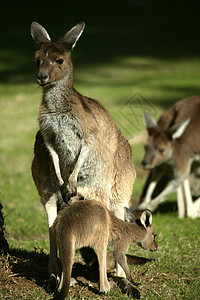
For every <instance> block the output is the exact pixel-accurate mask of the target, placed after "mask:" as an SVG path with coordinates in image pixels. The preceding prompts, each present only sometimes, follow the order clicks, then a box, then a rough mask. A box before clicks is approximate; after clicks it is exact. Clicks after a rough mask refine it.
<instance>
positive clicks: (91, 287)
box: [0, 249, 148, 300]
mask: <svg viewBox="0 0 200 300" xmlns="http://www.w3.org/2000/svg"><path fill="white" fill-rule="evenodd" d="M109 255H111V254H109ZM127 259H128V262H129V263H131V264H138V263H139V264H141V263H142V264H143V263H146V262H147V261H148V259H144V258H139V257H132V256H130V255H129V256H128V255H127ZM111 268H113V266H111ZM112 274H113V273H112V270H110V273H109V274H108V277H109V281H110V284H111V286H112V290H113V291H116V292H117V293H119V298H121V297H122V298H123V294H121V289H120V288H119V287H118V285H117V283H116V282H115V281H114V280H113V278H114V277H113V276H112ZM72 276H73V277H75V278H76V280H77V282H78V284H76V285H74V286H73V287H71V288H70V293H69V299H88V298H90V299H91V298H93V299H112V296H108V295H100V294H99V289H98V272H94V271H93V272H91V270H89V269H88V267H87V266H86V265H85V264H84V263H83V261H82V258H81V257H80V256H76V260H75V263H74V266H73V272H72ZM48 278H49V273H48V255H47V254H45V253H44V252H43V251H41V250H37V249H36V250H35V252H27V251H22V250H16V249H12V250H10V251H9V253H8V254H2V255H1V256H0V299H6V300H18V299H27V300H30V299H34V300H36V299H42V300H44V299H52V297H53V294H49V293H48V292H47V280H48Z"/></svg>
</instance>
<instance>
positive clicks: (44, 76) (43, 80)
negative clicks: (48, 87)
mask: <svg viewBox="0 0 200 300" xmlns="http://www.w3.org/2000/svg"><path fill="white" fill-rule="evenodd" d="M48 79H49V76H48V75H47V74H46V73H41V74H39V75H38V76H37V81H38V83H39V84H40V85H45V84H47V82H48Z"/></svg>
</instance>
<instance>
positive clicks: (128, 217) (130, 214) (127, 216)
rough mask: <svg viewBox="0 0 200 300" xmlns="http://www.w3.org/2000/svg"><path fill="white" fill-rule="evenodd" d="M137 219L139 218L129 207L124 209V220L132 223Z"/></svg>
mask: <svg viewBox="0 0 200 300" xmlns="http://www.w3.org/2000/svg"><path fill="white" fill-rule="evenodd" d="M136 219H137V216H136V215H135V214H134V213H133V212H132V211H131V210H130V209H129V208H127V207H124V220H125V221H126V222H132V221H134V220H136Z"/></svg>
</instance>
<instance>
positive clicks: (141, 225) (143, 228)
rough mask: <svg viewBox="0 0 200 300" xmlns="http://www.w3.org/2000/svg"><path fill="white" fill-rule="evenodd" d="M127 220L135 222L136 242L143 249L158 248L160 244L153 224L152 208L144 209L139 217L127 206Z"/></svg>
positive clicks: (153, 249) (151, 249)
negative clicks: (156, 238)
mask: <svg viewBox="0 0 200 300" xmlns="http://www.w3.org/2000/svg"><path fill="white" fill-rule="evenodd" d="M125 220H126V221H128V222H130V223H133V224H134V227H133V230H134V235H135V237H134V239H135V240H134V242H136V243H137V244H138V245H139V246H140V247H142V248H143V249H146V250H149V251H156V250H157V248H158V246H157V244H156V241H155V237H156V233H155V230H154V228H153V225H152V213H151V211H150V210H145V211H143V212H142V213H141V216H140V217H139V218H138V217H137V216H136V215H135V214H133V213H132V212H131V211H130V210H129V209H127V208H126V211H125Z"/></svg>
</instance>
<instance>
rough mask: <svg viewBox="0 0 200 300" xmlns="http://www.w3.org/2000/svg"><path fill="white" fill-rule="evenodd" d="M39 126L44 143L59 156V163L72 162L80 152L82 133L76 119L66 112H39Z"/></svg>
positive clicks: (69, 163)
mask: <svg viewBox="0 0 200 300" xmlns="http://www.w3.org/2000/svg"><path fill="white" fill-rule="evenodd" d="M39 126H40V130H41V132H42V135H43V137H44V140H45V142H46V143H48V144H49V145H50V146H51V147H53V149H54V150H55V151H56V153H57V154H58V156H59V159H60V163H61V165H62V164H66V163H67V164H68V165H71V164H74V163H75V161H76V160H77V156H78V154H79V152H80V147H81V138H82V133H81V129H80V127H79V125H78V123H77V121H76V120H75V119H74V118H73V116H71V115H70V114H68V113H57V112H56V113H54V112H49V113H44V112H43V113H40V114H39Z"/></svg>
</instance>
